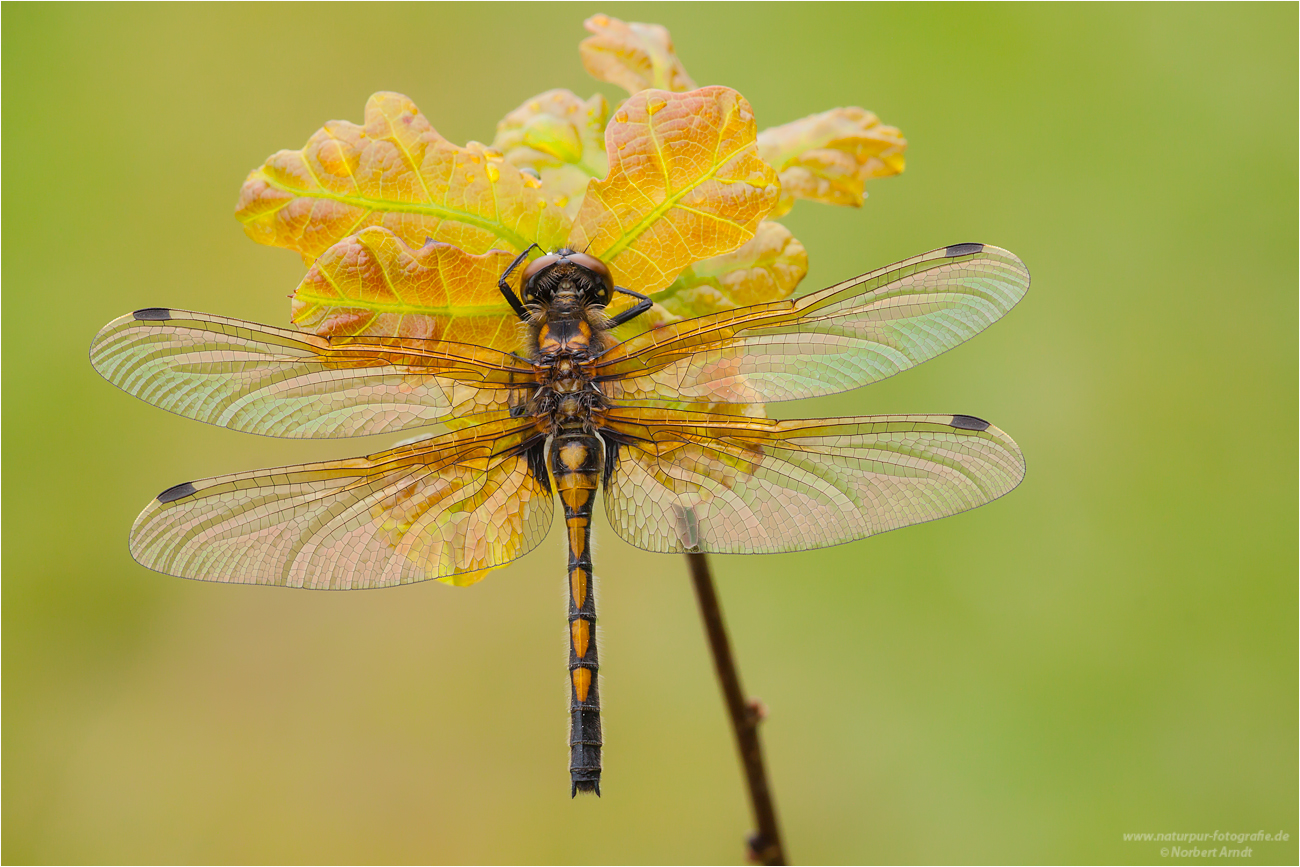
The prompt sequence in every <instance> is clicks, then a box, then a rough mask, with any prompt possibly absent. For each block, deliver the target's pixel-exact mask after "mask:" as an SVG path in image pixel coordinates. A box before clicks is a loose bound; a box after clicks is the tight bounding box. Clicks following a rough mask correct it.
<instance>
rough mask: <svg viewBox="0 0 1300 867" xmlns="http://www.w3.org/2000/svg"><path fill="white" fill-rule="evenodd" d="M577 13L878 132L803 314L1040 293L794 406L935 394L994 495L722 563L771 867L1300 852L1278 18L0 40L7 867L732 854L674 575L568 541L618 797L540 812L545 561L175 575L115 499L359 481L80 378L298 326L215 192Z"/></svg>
mask: <svg viewBox="0 0 1300 867" xmlns="http://www.w3.org/2000/svg"><path fill="white" fill-rule="evenodd" d="M597 11H604V12H607V13H609V14H612V15H615V16H618V17H621V18H624V19H629V20H639V21H657V22H660V23H663V24H665V25H667V26H669V27H670V28H671V31H672V34H673V36H674V38H675V41H676V44H677V48H678V52H679V54H680V55H681V56H682V58H683V59H684V61H685V63H686V66H687V68H688V70H689V71H690V72H691V73H692V75H693V76H694V77H695V78H696V79H697V80H698V81H699V82H700V83H702V84H713V83H718V84H723V83H725V84H728V85H731V86H733V87H735V88H737V89H738V90H740V91H741V92H742V93H743V94H744V95H745V96H746V97H747V98H748V99H749V100H750V101H751V103H752V104H753V106H754V109H755V111H756V113H757V115H758V119H759V126H760V127H764V126H770V125H774V124H779V123H784V122H786V121H789V120H793V119H795V118H798V117H801V116H803V115H805V114H808V113H811V112H814V111H820V110H823V109H826V108H829V107H832V106H837V105H846V104H847V105H853V104H856V105H862V106H865V107H867V108H870V109H872V110H874V111H876V112H877V113H878V114H879V115H880V116H881V117H882V118H883V119H884V120H885V121H886V122H887V123H891V124H895V125H897V126H900V127H901V128H902V129H903V131H904V133H905V134H906V135H907V137H908V139H909V140H910V142H911V145H910V149H909V151H908V169H907V172H906V173H905V174H904V175H903V176H901V177H899V178H894V179H889V180H884V181H879V182H876V183H874V184H873V185H872V186H871V187H870V190H871V194H872V195H871V199H870V200H869V201H868V202H867V205H866V207H864V208H863V209H862V210H860V211H854V210H845V209H835V208H829V207H825V206H819V205H814V204H810V203H801V204H800V205H799V206H798V207H797V208H796V209H795V211H794V213H793V214H792V215H790V216H789V217H788V218H786V220H785V222H786V224H787V225H788V226H789V227H790V228H791V229H792V230H793V231H794V233H795V235H796V236H797V237H798V238H800V239H801V240H802V241H803V242H804V244H805V245H806V246H807V248H808V250H809V253H810V257H811V263H812V264H811V269H810V272H809V275H808V278H807V280H806V281H805V283H804V284H803V287H801V288H802V290H810V289H813V288H818V287H820V286H823V285H826V284H828V283H830V282H832V281H835V280H838V279H841V278H845V277H849V276H852V275H855V274H858V273H860V272H862V271H864V270H868V269H870V268H874V267H877V266H881V265H884V264H888V263H890V262H893V261H895V260H897V259H901V258H904V257H906V256H908V255H911V254H914V253H918V252H921V251H924V250H928V249H931V248H933V247H936V246H942V245H945V244H950V243H955V242H961V241H984V242H989V243H996V244H999V245H1001V246H1005V247H1008V248H1010V249H1011V250H1013V251H1015V252H1016V253H1017V254H1019V255H1020V256H1021V257H1022V258H1023V259H1024V260H1025V262H1026V263H1027V264H1028V265H1029V267H1030V269H1031V271H1032V272H1033V275H1034V286H1033V289H1032V290H1031V291H1030V293H1029V296H1028V298H1027V299H1026V301H1025V302H1024V303H1022V304H1021V306H1020V307H1019V308H1017V309H1016V310H1015V311H1014V312H1013V313H1012V314H1011V315H1010V316H1009V317H1007V319H1006V320H1005V321H1003V322H1001V323H999V324H998V325H997V326H996V327H994V328H993V329H992V330H990V331H989V332H988V333H987V334H984V335H982V336H980V337H979V338H978V339H976V340H974V341H973V342H971V343H970V344H968V345H966V346H964V347H962V348H960V349H959V350H957V351H955V352H952V353H949V354H947V355H945V356H943V357H942V358H939V359H938V360H936V361H934V362H931V363H929V364H926V365H924V366H923V367H921V368H919V369H917V370H915V371H912V372H910V373H907V374H905V375H903V376H899V377H896V378H894V379H892V380H889V381H888V382H885V383H882V384H880V385H876V386H873V387H871V388H868V389H864V390H861V391H859V392H855V393H851V394H847V395H841V396H837V397H835V398H831V399H824V400H820V401H816V402H808V403H807V404H804V405H792V406H785V407H782V413H783V414H785V415H820V414H865V413H881V412H962V413H972V414H977V415H980V416H983V417H986V418H989V419H991V420H993V421H994V422H995V423H996V424H998V425H999V426H1001V427H1002V428H1004V429H1005V430H1007V431H1008V432H1010V433H1011V434H1012V435H1013V436H1015V437H1016V439H1017V440H1018V441H1019V442H1020V444H1021V446H1022V447H1023V449H1024V451H1025V454H1026V455H1027V457H1028V461H1029V468H1030V469H1029V475H1028V478H1027V479H1026V481H1025V483H1024V484H1023V485H1022V486H1021V487H1020V488H1019V489H1018V490H1017V491H1015V492H1014V493H1013V494H1012V495H1010V496H1008V497H1006V498H1005V499H1004V500H1001V501H999V502H997V503H995V504H993V505H991V506H988V507H986V508H983V509H979V510H977V511H975V512H972V513H969V514H965V515H961V516H958V517H955V518H951V519H948V520H944V521H940V522H936V523H932V524H928V525H925V526H921V527H916V528H912V529H908V530H904V531H901V532H897V533H890V534H888V535H886V536H883V537H880V538H875V539H870V540H867V541H863V542H858V543H855V544H852V545H847V546H843V547H839V548H833V549H829V550H825V551H820V552H813V553H805V554H794V555H785V556H768V557H752V558H745V557H718V558H715V567H716V570H717V572H718V573H719V585H720V592H721V595H722V599H723V603H724V606H725V609H726V613H727V615H728V617H729V622H730V626H731V630H732V633H733V638H734V641H735V644H736V647H737V652H738V654H739V657H740V660H741V665H742V672H743V676H744V680H745V685H746V688H747V689H748V690H749V691H750V692H751V693H753V694H755V695H757V696H760V697H761V698H762V699H763V700H764V701H765V702H766V704H767V705H768V706H769V708H770V711H771V716H770V718H769V720H768V722H767V724H766V727H765V729H764V731H763V735H764V738H765V742H766V746H767V750H768V755H769V761H770V773H771V776H772V780H773V785H774V786H775V790H776V793H777V798H778V804H779V807H780V810H781V818H782V821H783V825H784V830H785V833H786V837H787V841H786V842H787V846H788V849H789V852H790V855H791V857H792V858H793V859H794V860H796V861H800V862H805V863H807V862H832V863H842V862H875V861H896V862H927V861H941V862H943V861H952V862H998V861H1010V862H1041V861H1046V862H1056V861H1061V862H1133V861H1137V862H1147V861H1154V860H1157V858H1158V857H1159V853H1158V848H1159V846H1160V844H1157V843H1131V842H1130V843H1126V842H1124V841H1123V839H1122V834H1124V833H1125V832H1157V833H1158V832H1170V831H1174V832H1207V831H1208V832H1213V831H1215V830H1219V831H1257V830H1266V831H1278V830H1282V831H1285V832H1287V833H1289V834H1290V835H1291V840H1290V841H1289V842H1287V843H1267V842H1261V843H1254V844H1251V845H1252V846H1253V849H1254V854H1253V857H1252V858H1251V860H1252V861H1254V862H1257V863H1275V862H1276V863H1283V862H1286V863H1296V860H1297V845H1296V842H1295V841H1296V839H1297V838H1298V837H1300V834H1298V833H1297V832H1298V831H1300V828H1297V827H1296V824H1295V822H1296V818H1297V654H1296V650H1297V585H1296V571H1295V570H1296V564H1297V560H1296V526H1297V505H1296V504H1297V487H1296V478H1297V463H1296V418H1297V375H1296V370H1297V368H1296V358H1297V345H1296V344H1297V337H1296V334H1297V330H1296V322H1297V240H1296V239H1297V231H1298V228H1297V193H1296V190H1297V170H1296V154H1297V42H1296V32H1297V7H1296V6H1295V4H1274V5H1267V6H1251V5H1232V6H1219V5H1198V6H1179V5H1160V6H1121V7H1116V6H1097V5H1087V6H1077V5H1061V6H1051V7H1041V6H1024V5H1015V6H981V5H960V6H946V5H915V6H883V5H827V6H821V5H776V4H763V5H741V4H734V5H723V6H711V5H703V4H674V5H666V6H655V5H622V4H613V3H611V4H606V5H604V6H592V5H585V4H582V5H542V4H537V5H529V6H512V5H473V6H452V5H438V4H434V5H415V4H404V5H397V6H384V5H365V6H351V5H343V4H331V5H328V6H314V5H306V4H299V5H291V6H269V5H252V4H243V5H229V6H226V5H199V4H194V5H186V6H183V7H182V6H168V5H95V6H79V5H37V4H30V5H29V4H5V6H4V10H3V98H4V103H3V106H4V108H3V121H4V138H3V145H4V147H3V171H4V179H5V184H4V190H3V206H4V213H6V214H7V215H8V218H7V220H6V221H5V224H4V233H3V261H4V293H3V304H4V308H3V311H4V341H3V362H4V379H3V386H4V416H5V424H4V428H3V457H4V463H5V470H6V473H5V477H4V483H5V484H4V489H3V515H4V518H3V529H4V548H3V569H4V583H3V603H4V605H3V627H4V633H3V642H4V645H3V650H4V657H3V665H4V669H3V674H4V695H3V697H4V717H3V748H4V767H3V783H4V786H3V810H4V812H3V820H4V837H3V860H4V861H5V862H7V863H18V862H69V861H70V862H138V861H144V862H177V861H179V862H265V861H272V862H277V861H283V862H576V863H585V862H591V863H609V862H616V863H623V862H631V863H654V862H720V863H725V862H729V861H736V860H738V859H739V857H740V854H741V851H742V848H741V847H742V839H743V837H744V835H745V833H746V832H747V831H748V830H749V829H750V827H751V824H750V819H749V817H748V813H747V810H748V808H747V805H746V802H745V796H744V791H743V789H742V784H741V777H740V773H739V769H738V765H737V762H736V759H735V758H734V752H733V747H732V743H731V740H730V731H729V728H728V724H727V721H726V718H725V715H724V712H723V707H722V703H721V700H720V698H719V695H718V691H717V688H716V686H715V683H714V678H713V672H712V667H711V663H710V661H709V658H708V656H707V652H706V648H705V644H704V639H703V636H702V633H701V627H700V624H699V621H698V617H697V614H696V612H695V608H694V600H693V597H692V594H691V589H690V585H689V581H688V579H687V575H686V571H685V564H684V563H683V561H682V560H681V559H680V558H677V557H669V556H658V555H652V554H646V553H643V552H640V551H637V550H635V549H633V548H631V547H629V546H628V545H626V544H625V543H623V542H622V541H621V540H620V539H618V538H617V537H616V536H614V534H613V533H612V532H611V531H609V530H608V529H601V527H599V526H598V531H597V532H598V535H599V538H598V545H599V547H598V549H597V560H596V563H597V572H598V574H599V575H601V576H602V580H603V583H602V586H601V590H602V594H601V611H600V613H601V622H602V625H603V639H602V641H603V643H602V645H601V657H602V662H603V664H604V669H603V674H604V678H605V680H604V683H605V686H604V699H605V703H606V717H605V718H606V725H607V750H606V764H607V772H606V780H605V786H604V788H605V797H604V798H603V799H601V800H596V799H584V800H578V801H570V800H569V796H568V775H567V772H566V749H565V746H564V744H565V737H566V725H567V722H566V720H567V716H566V713H565V701H566V698H565V696H566V695H567V693H566V687H565V682H566V681H565V675H564V660H565V658H566V657H565V653H566V651H565V630H564V610H565V608H564V605H565V603H564V590H563V584H564V576H563V558H564V555H563V542H562V540H561V538H560V537H561V534H559V533H554V534H553V535H552V536H551V538H550V539H548V541H547V542H546V543H545V544H544V545H543V546H542V548H541V549H540V550H538V551H537V552H534V553H533V554H530V555H529V556H527V557H525V558H523V559H522V560H520V561H519V562H517V563H516V564H514V565H512V566H510V567H508V568H506V569H504V570H502V571H500V572H498V573H496V574H494V575H493V576H491V577H490V578H489V579H488V580H486V581H484V582H483V583H482V584H479V585H477V586H475V587H473V588H470V589H456V588H450V587H446V586H443V585H440V584H436V583H429V584H422V585H415V586H410V587H403V588H399V589H390V590H382V591H370V592H358V593H337V594H331V593H307V592H290V591H285V590H281V589H276V588H257V587H252V588H250V587H229V586H220V585H206V584H203V583H200V582H185V581H181V580H179V579H174V578H168V577H164V576H161V575H157V574H153V573H150V572H148V571H146V570H145V569H143V568H141V567H140V566H137V565H136V564H135V563H134V562H132V560H131V559H130V557H129V555H128V554H127V550H126V544H125V540H126V533H127V530H128V528H129V527H130V524H131V521H132V520H133V518H134V516H135V514H136V513H137V511H138V510H139V509H140V508H141V507H143V506H144V505H145V503H147V502H148V500H149V499H150V498H151V497H152V496H153V495H155V494H156V493H157V492H158V491H160V490H162V489H163V488H165V487H167V486H169V485H172V484H174V483H176V482H179V481H183V480H186V479H191V478H196V477H202V476H207V475H214V474H218V473H223V472H232V471H236V470H240V469H251V468H255V467H260V466H268V465H276V464H287V463H297V462H300V461H304V460H310V459H322V458H328V457H347V456H351V455H355V454H360V453H364V452H366V451H373V450H376V449H378V448H380V447H383V445H384V444H386V443H388V442H391V441H392V440H393V439H395V438H392V437H390V438H388V439H386V440H379V439H375V440H370V441H364V442H351V443H349V442H320V443H311V442H307V443H304V442H292V441H276V440H270V439H262V438H256V437H249V436H244V435H241V434H237V433H231V432H228V431H224V430H220V429H216V428H213V427H208V426H205V425H202V424H198V423H195V422H191V421H186V420H184V419H181V418H178V417H176V416H173V415H169V414H167V413H165V412H161V411H159V410H157V409H154V408H152V407H149V406H147V405H145V404H144V403H141V402H139V401H136V400H132V399H131V398H129V397H127V396H125V395H124V394H122V393H121V392H118V391H117V390H115V389H113V388H112V387H110V386H109V385H108V384H106V383H105V382H103V381H102V380H101V379H100V378H99V377H98V376H97V375H96V374H95V373H94V371H92V370H91V368H90V365H89V364H88V363H87V361H86V349H87V346H88V344H89V343H90V340H91V337H92V336H93V335H94V333H95V332H96V330H97V329H98V328H99V327H100V326H101V325H103V324H104V323H106V322H108V321H109V320H110V319H112V318H114V317H115V316H118V315H120V314H122V313H124V312H127V311H129V310H132V309H134V308H138V307H143V306H149V305H168V306H177V307H188V308H192V309H196V310H204V311H210V312H214V313H221V314H225V315H229V316H236V317H240V318H245V319H251V320H256V321H261V322H268V323H276V324H281V323H285V322H286V321H287V316H288V301H287V300H286V298H285V295H286V294H288V293H289V292H291V291H292V289H293V287H294V286H295V285H296V283H297V281H298V279H299V278H300V276H301V275H302V273H303V270H304V269H303V266H302V264H301V262H300V261H299V259H298V258H297V256H296V255H295V254H293V253H290V252H288V251H285V250H279V249H271V248H267V247H261V246H258V245H256V244H254V243H253V242H251V241H250V240H248V239H247V238H246V237H245V236H244V234H243V232H242V231H241V229H240V227H239V225H238V224H237V223H236V221H235V220H234V218H233V216H232V210H233V207H234V203H235V199H236V195H237V192H238V190H239V185H240V183H241V181H242V180H243V178H244V175H245V174H246V173H247V172H248V170H250V169H251V168H253V167H255V166H257V165H259V164H260V163H261V161H262V160H263V159H264V158H265V157H266V156H267V155H268V154H270V153H271V152H273V151H275V150H277V149H279V148H297V147H300V146H301V145H302V144H303V142H304V141H305V140H306V139H307V137H308V135H310V134H311V132H312V131H313V130H315V129H316V128H318V127H319V126H320V125H321V123H322V122H324V121H325V120H327V119H330V118H345V119H350V120H355V121H359V120H360V119H361V112H362V106H363V105H364V102H365V99H366V97H367V96H368V95H369V94H370V93H371V92H373V91H376V90H398V91H401V92H404V93H406V94H408V95H410V96H411V97H413V98H414V99H415V101H416V103H417V104H418V105H419V106H420V107H421V108H422V110H423V111H424V112H425V114H426V115H428V117H429V118H430V119H431V120H432V122H433V123H434V124H435V125H436V126H437V128H438V129H439V130H440V131H441V132H442V133H443V134H444V135H446V136H447V137H448V138H450V139H452V140H453V141H464V140H466V139H479V140H490V139H491V138H492V135H493V130H494V125H495V123H496V121H497V120H498V119H499V118H500V117H502V116H503V115H504V114H506V113H507V112H508V111H510V110H511V109H513V108H515V107H516V106H517V105H518V104H520V103H521V102H523V101H524V100H525V99H526V98H527V97H529V96H531V95H533V94H534V93H536V92H538V91H541V90H544V89H547V88H551V87H568V88H571V89H573V90H575V91H576V92H578V93H580V94H584V95H585V94H589V93H591V92H593V91H594V90H597V89H603V90H604V92H606V93H607V94H608V95H610V96H616V95H617V92H616V91H614V90H613V89H611V88H603V87H600V86H598V85H596V83H595V82H594V81H593V80H591V79H590V78H588V77H587V76H586V74H585V73H584V72H583V70H582V67H581V64H580V62H579V59H578V53H577V43H578V41H579V40H580V39H581V38H582V37H583V36H584V35H585V34H584V31H583V29H582V26H581V22H582V20H583V18H585V17H587V16H588V15H591V14H593V13H595V12H597Z"/></svg>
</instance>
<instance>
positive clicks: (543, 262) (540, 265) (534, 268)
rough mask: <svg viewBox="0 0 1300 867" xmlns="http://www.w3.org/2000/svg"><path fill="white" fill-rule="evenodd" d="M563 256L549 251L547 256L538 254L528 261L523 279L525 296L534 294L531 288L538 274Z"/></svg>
mask: <svg viewBox="0 0 1300 867" xmlns="http://www.w3.org/2000/svg"><path fill="white" fill-rule="evenodd" d="M561 258H562V257H561V256H560V254H559V253H547V254H546V255H545V256H538V257H537V258H536V259H534V260H533V261H531V262H529V263H528V267H527V268H525V269H524V276H523V279H522V281H521V283H522V288H523V293H524V298H529V297H531V296H532V295H533V294H534V293H533V291H532V288H531V284H532V282H533V278H534V277H536V276H537V275H538V274H541V273H542V272H543V271H545V270H546V269H547V268H550V267H551V266H552V265H554V264H555V263H556V262H558V261H560V259H561Z"/></svg>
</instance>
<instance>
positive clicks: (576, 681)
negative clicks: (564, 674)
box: [573, 668, 591, 701]
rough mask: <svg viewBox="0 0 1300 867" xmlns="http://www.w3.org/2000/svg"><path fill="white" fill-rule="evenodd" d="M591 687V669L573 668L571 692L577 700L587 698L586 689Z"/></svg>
mask: <svg viewBox="0 0 1300 867" xmlns="http://www.w3.org/2000/svg"><path fill="white" fill-rule="evenodd" d="M590 688H591V669H589V668H575V669H574V670H573V692H574V693H575V694H576V695H577V696H578V701H586V700H587V690H588V689H590Z"/></svg>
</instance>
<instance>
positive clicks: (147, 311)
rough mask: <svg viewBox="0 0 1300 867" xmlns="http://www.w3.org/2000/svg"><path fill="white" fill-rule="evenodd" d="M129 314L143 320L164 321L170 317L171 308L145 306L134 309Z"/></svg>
mask: <svg viewBox="0 0 1300 867" xmlns="http://www.w3.org/2000/svg"><path fill="white" fill-rule="evenodd" d="M131 315H132V316H134V317H135V318H136V319H142V320H144V321H145V322H166V321H167V320H168V319H171V318H172V312H171V310H169V309H168V308H166V307H146V308H144V309H143V310H137V311H135V312H134V313H132V314H131Z"/></svg>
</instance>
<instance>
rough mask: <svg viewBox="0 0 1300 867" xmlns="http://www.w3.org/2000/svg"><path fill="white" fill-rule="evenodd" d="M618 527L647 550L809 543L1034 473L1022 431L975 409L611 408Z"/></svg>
mask: <svg viewBox="0 0 1300 867" xmlns="http://www.w3.org/2000/svg"><path fill="white" fill-rule="evenodd" d="M605 423H606V425H607V430H602V434H603V435H605V437H606V441H607V442H610V441H614V442H617V443H618V444H617V446H616V447H615V449H616V457H615V459H614V460H613V461H611V464H612V466H611V468H610V470H609V475H608V478H607V480H606V484H605V509H606V513H607V515H608V517H609V521H610V524H611V525H612V526H613V527H614V529H615V531H616V532H617V533H618V534H619V535H620V536H622V537H623V538H624V539H626V540H627V541H628V542H630V543H632V544H633V545H635V546H637V547H638V548H644V549H645V550H647V551H657V552H675V551H714V552H718V553H726V554H757V553H775V552H780V551H803V550H807V549H811V548H821V547H825V546H828V545H838V544H840V543H843V542H850V541H853V540H854V539H861V538H863V537H865V536H871V535H874V534H876V533H883V532H885V531H887V530H894V529H897V528H899V527H905V526H907V525H909V524H919V523H922V522H924V521H931V520H934V519H935V518H942V517H944V516H946V515H952V514H956V513H957V512H963V511H965V510H967V509H973V508H975V507H976V506H980V505H983V504H984V503H987V502H989V501H991V500H994V499H997V498H998V497H1000V496H1002V495H1003V494H1005V493H1007V492H1008V491H1010V490H1011V489H1012V488H1014V487H1015V486H1016V485H1017V484H1019V483H1020V480H1021V479H1022V478H1023V477H1024V474H1025V463H1024V458H1023V456H1022V455H1021V453H1020V449H1019V447H1018V446H1017V445H1016V444H1015V442H1014V441H1013V440H1012V439H1011V438H1010V437H1009V436H1007V435H1006V434H1005V433H1003V432H1002V431H1000V430H998V429H997V428H996V427H993V426H992V425H990V424H988V423H987V422H984V421H982V420H980V419H976V418H973V417H971V416H953V415H893V416H865V417H861V418H842V419H809V420H802V421H775V420H770V419H755V418H739V417H735V416H725V415H709V414H705V413H692V412H682V411H678V410H672V409H656V408H653V407H619V408H616V409H613V410H610V411H609V413H608V417H607V419H606V422H605Z"/></svg>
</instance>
